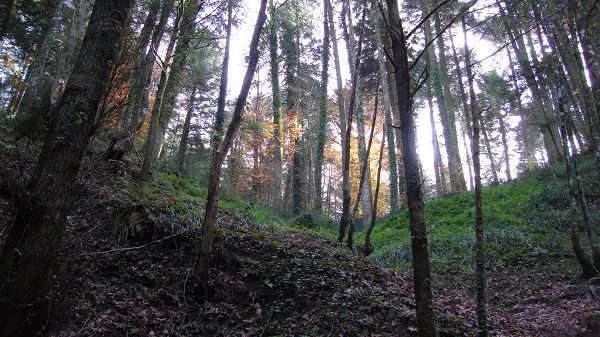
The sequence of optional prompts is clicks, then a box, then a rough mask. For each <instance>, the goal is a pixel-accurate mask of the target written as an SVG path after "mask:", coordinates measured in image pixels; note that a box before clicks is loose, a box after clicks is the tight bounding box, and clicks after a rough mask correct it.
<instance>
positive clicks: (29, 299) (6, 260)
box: [0, 0, 134, 336]
mask: <svg viewBox="0 0 600 337" xmlns="http://www.w3.org/2000/svg"><path fill="white" fill-rule="evenodd" d="M133 4H134V1H132V0H104V1H98V2H97V3H96V5H95V6H94V9H93V12H92V16H91V21H90V22H91V23H90V25H89V27H88V29H87V33H86V37H85V40H84V42H83V46H82V48H81V52H80V54H79V56H78V58H77V62H76V64H75V67H74V71H73V73H72V75H71V77H70V78H69V81H68V82H67V86H66V88H65V91H64V94H63V95H62V97H61V99H60V101H59V102H58V104H57V106H56V110H55V114H56V115H55V116H56V117H55V118H54V119H53V125H51V128H50V130H51V132H50V133H49V134H48V136H47V138H46V141H45V143H44V146H43V148H42V152H41V153H40V156H39V158H38V163H37V165H36V168H35V171H34V174H33V176H32V178H31V180H30V181H29V183H28V184H27V190H26V193H24V194H23V195H24V196H25V197H24V198H23V199H22V200H19V201H18V202H17V203H16V209H17V211H16V215H15V220H14V222H13V223H12V225H11V226H10V227H9V228H7V230H6V233H5V241H4V245H3V250H2V253H1V254H0V279H2V283H1V284H0V298H2V299H4V300H3V301H1V302H0V335H2V336H13V335H15V336H16V335H33V331H27V322H26V321H24V319H25V313H26V310H27V308H30V307H36V308H38V309H39V308H40V305H39V304H38V301H41V302H43V301H44V296H45V294H46V292H47V291H48V289H49V287H50V286H51V284H52V280H53V278H52V267H53V264H54V262H55V260H56V255H57V253H58V249H59V246H60V242H61V238H62V234H63V232H64V228H65V224H66V221H67V214H68V211H69V205H70V202H71V198H72V192H73V187H74V185H75V181H76V178H77V173H78V171H79V166H80V164H81V160H82V158H83V156H84V153H85V149H86V147H87V145H88V140H89V138H90V136H91V135H92V131H93V129H94V126H95V125H94V124H95V119H96V111H97V108H98V105H99V103H100V101H101V99H102V97H103V96H104V95H105V93H106V89H107V87H108V82H109V78H110V74H111V71H112V69H113V65H114V63H115V61H116V59H117V54H118V50H119V45H120V41H121V38H122V36H123V31H124V28H125V23H126V22H127V19H128V17H129V12H130V10H131V8H132V6H133Z"/></svg>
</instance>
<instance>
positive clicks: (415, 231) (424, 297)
mask: <svg viewBox="0 0 600 337" xmlns="http://www.w3.org/2000/svg"><path fill="white" fill-rule="evenodd" d="M386 2H387V10H388V17H389V19H388V20H389V24H390V28H391V32H390V37H391V42H392V43H391V44H392V55H393V64H394V77H395V81H396V92H397V96H398V102H399V111H400V128H401V130H402V147H403V154H404V171H405V175H406V195H407V199H408V218H409V223H410V230H411V244H412V263H413V274H414V277H413V283H414V290H415V303H416V307H417V308H416V314H417V332H418V334H419V337H434V336H438V328H437V323H436V319H435V313H434V310H433V294H432V286H431V266H430V262H429V251H428V246H429V244H428V240H427V228H426V227H425V215H424V211H423V207H424V205H423V194H422V192H421V185H422V184H423V181H422V180H421V174H420V172H419V156H418V154H417V135H416V132H415V128H414V116H413V109H412V99H413V97H411V87H410V70H409V65H408V50H407V41H406V38H405V35H404V31H403V28H402V21H401V19H400V13H399V12H398V2H397V0H387V1H386Z"/></svg>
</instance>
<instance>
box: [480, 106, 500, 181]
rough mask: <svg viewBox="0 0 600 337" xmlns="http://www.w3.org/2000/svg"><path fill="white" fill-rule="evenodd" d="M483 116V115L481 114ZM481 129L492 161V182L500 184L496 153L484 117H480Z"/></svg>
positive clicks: (488, 155)
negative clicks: (495, 158)
mask: <svg viewBox="0 0 600 337" xmlns="http://www.w3.org/2000/svg"><path fill="white" fill-rule="evenodd" d="M480 117H481V116H480ZM479 123H480V124H481V125H480V130H481V133H482V134H483V142H484V143H485V150H486V152H487V157H488V160H489V161H490V171H491V173H492V184H494V185H498V184H499V183H500V181H499V180H498V170H497V169H496V162H495V160H494V153H493V152H492V144H491V143H490V138H489V137H488V132H487V128H486V127H485V121H484V120H483V118H479Z"/></svg>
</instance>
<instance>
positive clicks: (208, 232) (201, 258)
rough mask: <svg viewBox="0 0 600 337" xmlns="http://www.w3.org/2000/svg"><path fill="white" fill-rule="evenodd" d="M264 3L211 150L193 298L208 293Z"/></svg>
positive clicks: (202, 297)
mask: <svg viewBox="0 0 600 337" xmlns="http://www.w3.org/2000/svg"><path fill="white" fill-rule="evenodd" d="M266 7H267V0H261V3H260V9H259V12H258V18H257V19H256V25H255V26H254V32H253V34H252V41H251V42H250V55H249V59H248V68H247V69H246V74H245V76H244V81H243V83H242V88H241V90H240V94H239V96H238V98H237V100H236V103H235V108H234V110H233V118H232V119H231V122H230V123H229V127H228V128H227V133H226V134H225V138H223V141H222V142H221V143H220V144H219V146H218V147H214V148H213V151H214V153H213V157H212V163H211V168H210V175H209V178H208V179H209V180H208V197H207V200H206V210H205V215H204V223H203V226H202V239H201V240H200V242H199V245H198V246H199V249H198V261H197V262H196V268H195V272H194V274H195V276H196V278H197V279H198V284H197V285H196V287H195V289H194V295H195V296H196V298H198V299H205V298H206V296H207V294H208V291H207V290H208V275H209V269H210V257H211V254H212V248H213V238H214V232H215V227H216V222H217V204H218V201H219V179H220V176H221V167H222V165H223V161H224V160H225V156H226V155H227V152H228V151H229V149H230V148H231V145H232V142H233V138H234V137H235V133H236V132H237V130H238V128H239V126H240V123H241V121H242V115H243V113H244V107H245V105H246V100H247V99H248V93H249V91H250V86H251V85H252V78H253V77H254V73H255V72H256V68H257V65H258V59H259V51H258V43H259V41H260V35H261V32H262V29H263V26H264V24H265V21H266V20H267V14H266Z"/></svg>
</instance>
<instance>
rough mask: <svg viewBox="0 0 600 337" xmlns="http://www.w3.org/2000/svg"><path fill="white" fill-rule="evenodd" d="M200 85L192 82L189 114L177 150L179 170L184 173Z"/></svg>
mask: <svg viewBox="0 0 600 337" xmlns="http://www.w3.org/2000/svg"><path fill="white" fill-rule="evenodd" d="M197 89H198V85H197V84H196V83H194V84H192V90H191V91H192V92H191V93H190V100H189V101H188V109H187V114H186V115H185V122H183V131H182V132H181V140H180V141H179V152H177V172H179V174H183V173H184V172H185V152H186V150H187V144H188V138H189V136H190V124H191V121H192V116H193V115H194V104H196V91H197Z"/></svg>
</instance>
